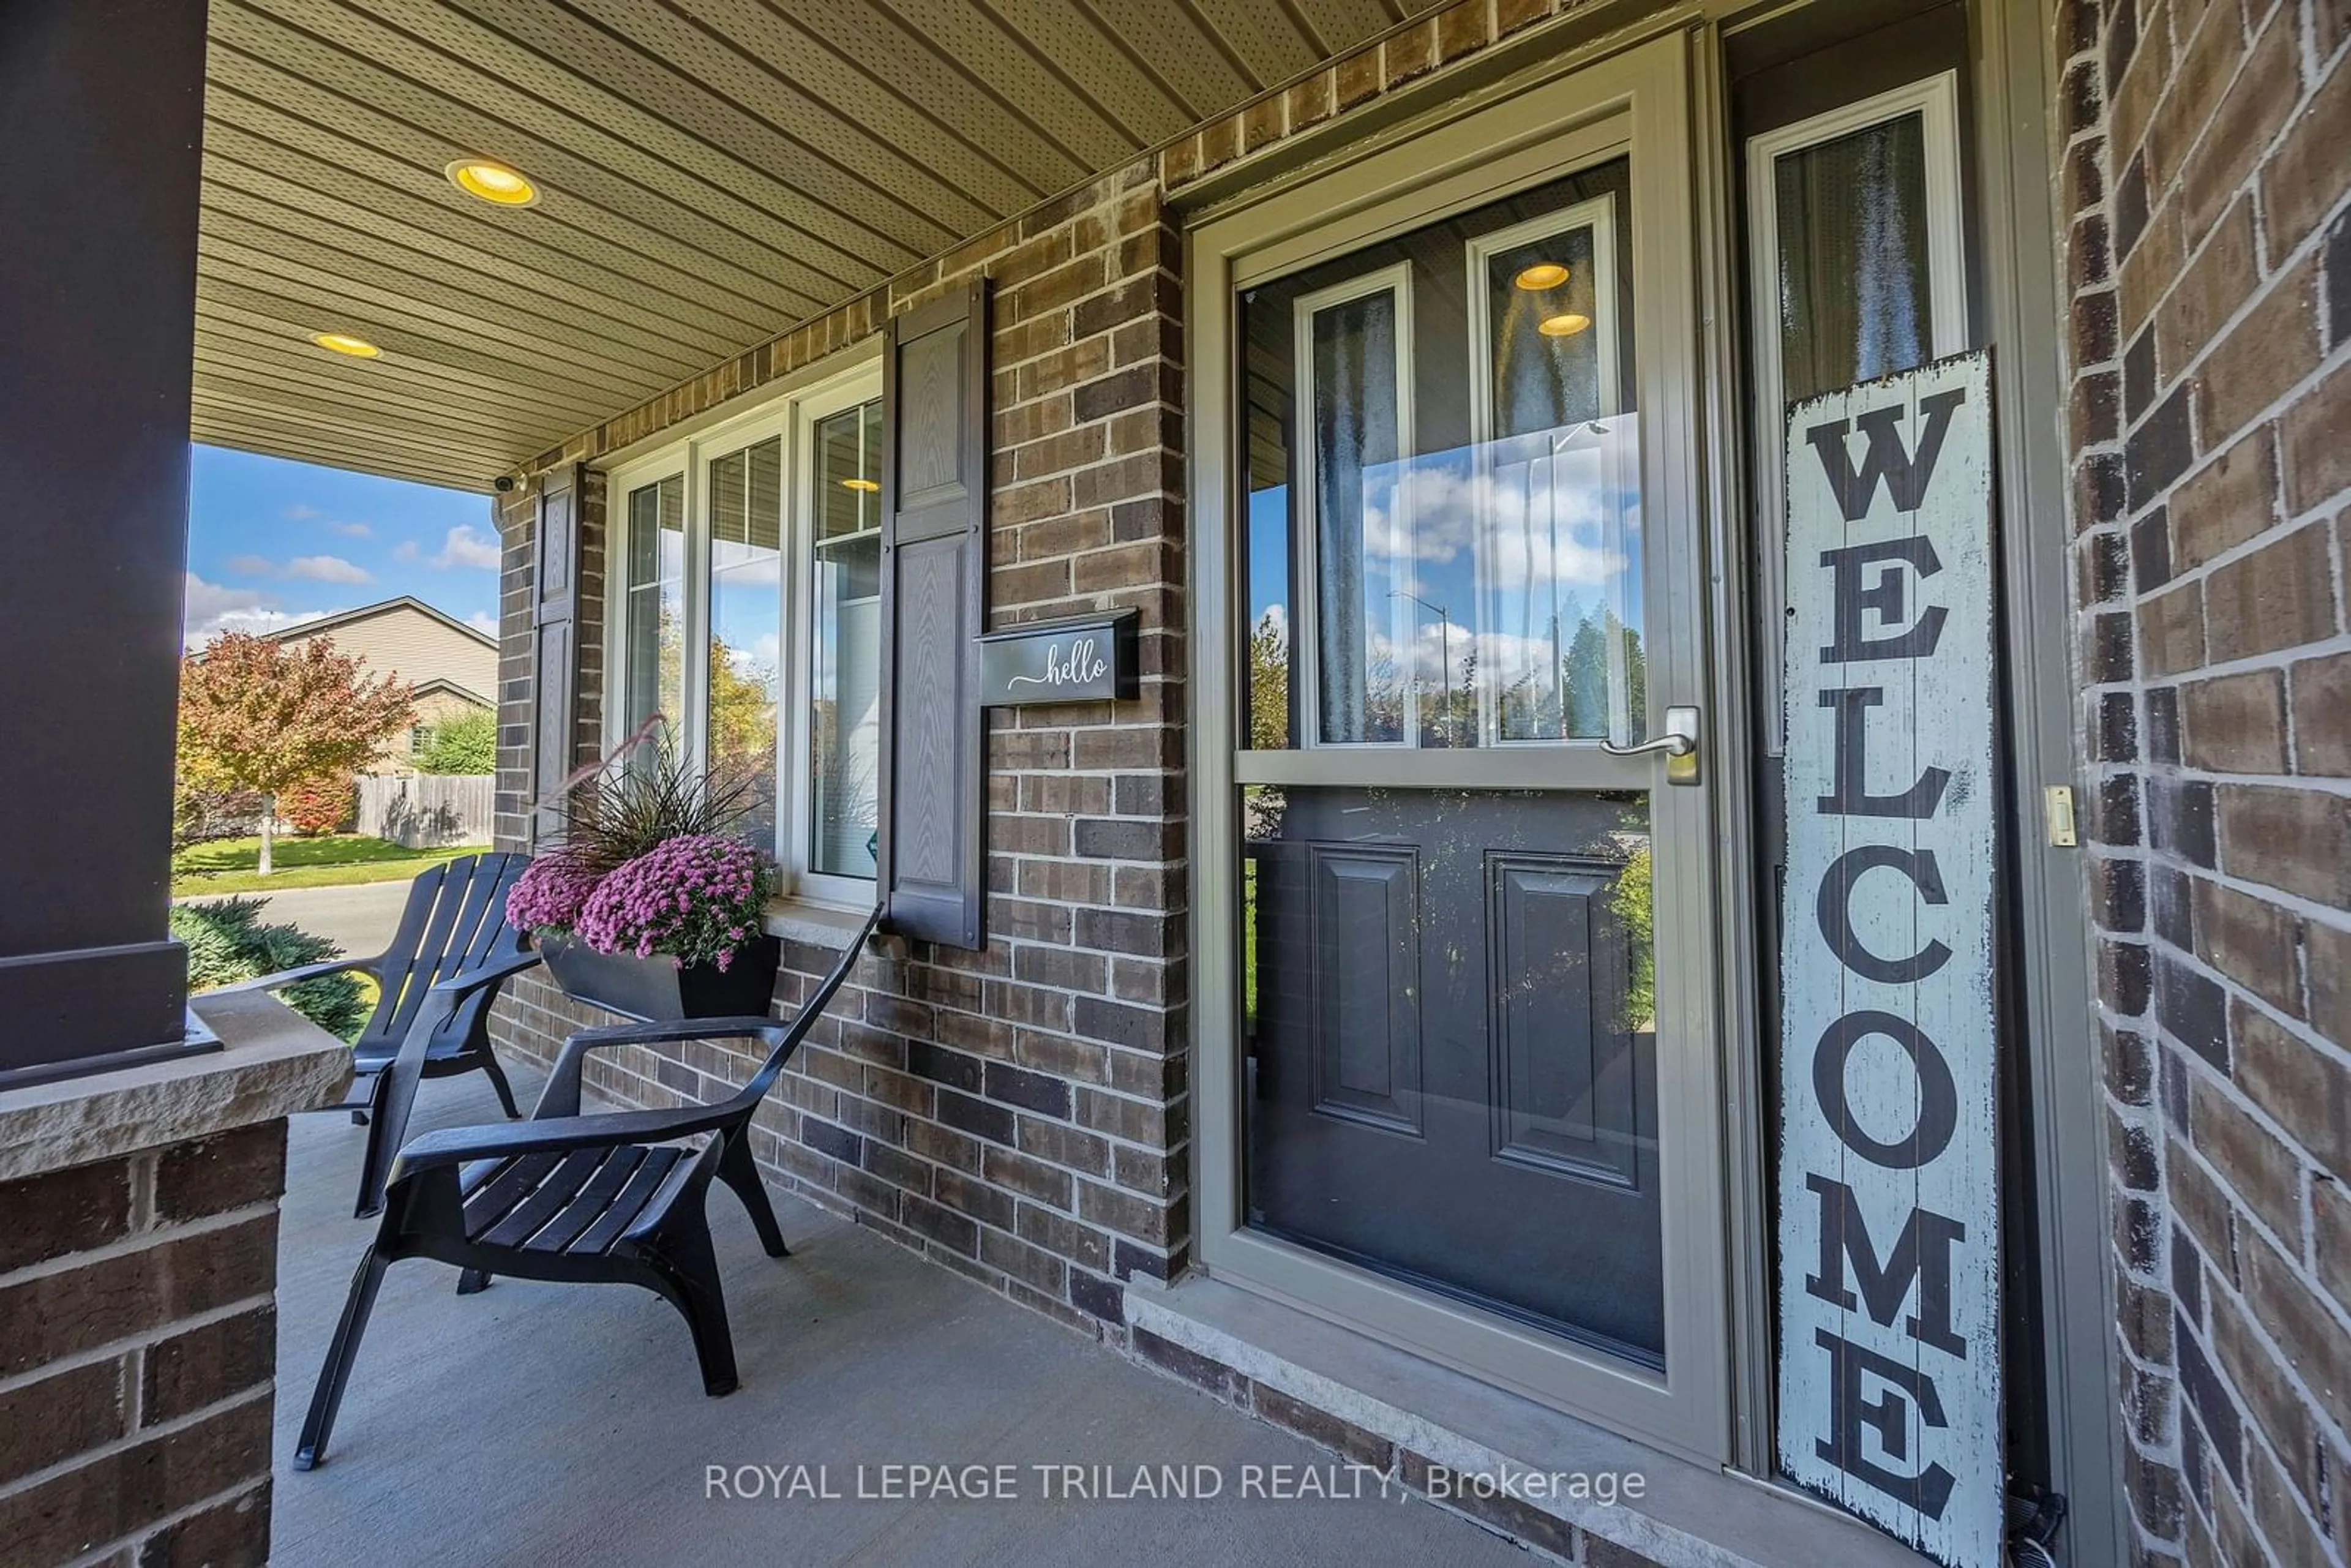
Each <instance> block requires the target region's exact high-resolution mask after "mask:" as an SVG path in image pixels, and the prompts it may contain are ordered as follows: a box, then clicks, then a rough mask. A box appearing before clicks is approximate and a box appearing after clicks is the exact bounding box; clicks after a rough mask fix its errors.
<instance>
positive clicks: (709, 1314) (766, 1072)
mask: <svg viewBox="0 0 2351 1568" xmlns="http://www.w3.org/2000/svg"><path fill="white" fill-rule="evenodd" d="M880 919H881V914H880V912H879V911H878V910H877V911H876V912H875V913H874V914H873V915H870V916H868V917H867V919H866V922H865V925H864V926H863V928H862V930H860V931H859V932H858V935H857V939H856V940H855V941H854V942H852V944H850V946H849V949H848V950H847V951H846V952H844V953H843V954H842V955H841V961H840V962H839V963H837V964H835V965H834V966H833V967H832V971H831V973H830V974H828V975H827V976H825V977H824V979H823V980H822V981H821V982H820V983H819V985H818V986H817V988H816V989H815V990H814V991H813V992H811V993H810V995H809V998H808V999H807V1000H806V1001H805V1002H803V1003H802V1004H801V1005H800V1009H799V1012H797V1013H796V1014H794V1015H793V1017H792V1019H791V1020H790V1021H789V1023H785V1022H781V1021H778V1019H772V1018H766V1017H758V1018H732V1019H685V1020H684V1021H682V1022H674V1023H642V1024H617V1025H614V1026H612V1027H611V1028H608V1029H591V1030H582V1031H581V1032H580V1033H578V1034H575V1035H573V1036H571V1037H570V1039H569V1040H566V1041H565V1042H564V1045H563V1053H562V1055H560V1056H559V1057H558V1058H557V1059H556V1062H555V1068H554V1071H551V1072H550V1073H549V1075H548V1080H547V1087H546V1089H545V1090H544V1091H543V1092H541V1093H540V1095H539V1100H538V1105H537V1107H536V1108H534V1109H533V1110H532V1112H531V1117H530V1120H529V1121H528V1122H523V1123H520V1124H512V1125H507V1126H498V1125H496V1124H492V1125H487V1126H478V1127H452V1128H447V1129H444V1130H443V1131H441V1132H437V1133H427V1134H424V1135H423V1136H422V1137H419V1138H417V1139H415V1140H413V1142H411V1143H410V1144H409V1145H407V1146H406V1147H404V1148H402V1150H401V1151H400V1155H399V1157H398V1158H397V1160H395V1161H394V1162H393V1163H392V1168H391V1170H390V1172H389V1186H388V1190H387V1192H386V1195H385V1201H384V1209H383V1218H382V1220H381V1223H380V1225H379V1226H378V1228H377V1230H376V1237H375V1240H374V1241H373V1242H372V1243H371V1245H370V1246H369V1248H368V1251H367V1255H366V1256H365V1257H364V1258H362V1259H360V1266H359V1271H358V1272H357V1273H356V1274H355V1275H354V1276H353V1277H352V1280H351V1293H350V1299H349V1300H348V1301H346V1302H345V1303H344V1306H343V1315H342V1320H341V1322H339V1323H338V1324H337V1325H336V1327H335V1335H334V1338H333V1340H332V1341H331V1342H330V1343H329V1345H328V1347H327V1359H326V1364H324V1365H323V1366H321V1367H320V1368H319V1385H318V1388H317V1390H316V1391H315V1392H314V1393H313V1394H312V1395H311V1396H310V1411H309V1415H308V1416H307V1417H305V1419H304V1420H303V1423H302V1437H301V1440H300V1442H299V1444H298V1446H297V1448H296V1450H295V1455H294V1468H295V1469H298V1470H307V1469H311V1468H313V1467H314V1466H316V1465H318V1464H319V1462H321V1461H322V1460H323V1459H325V1458H326V1457H327V1440H328V1438H329V1436H330V1435H331V1434H332V1433H333V1430H334V1426H335V1412H336V1410H337V1409H338V1408H339V1407H340V1406H341V1404H342V1401H343V1389H344V1386H345V1385H346V1384H347V1383H348V1382H349V1381H350V1374H351V1363H352V1360H353V1359H354V1358H355V1357H356V1356H357V1355H358V1354H359V1348H360V1336H361V1335H362V1334H364V1333H366V1332H367V1321H368V1314H369V1313H370V1312H372V1311H373V1310H374V1307H375V1298H376V1291H378V1290H379V1289H380V1288H381V1286H382V1284H383V1276H384V1271H385V1270H387V1269H388V1268H390V1267H391V1265H392V1264H393V1263H395V1262H397V1261H399V1260H401V1259H403V1258H434V1259H438V1260H440V1261H442V1262H444V1263H451V1264H455V1266H456V1267H457V1268H458V1269H460V1270H464V1272H463V1273H462V1274H461V1275H460V1277H459V1281H458V1287H457V1288H458V1291H459V1292H460V1293H461V1294H463V1293H467V1292H470V1291H478V1290H480V1289H481V1288H482V1287H483V1286H485V1285H486V1284H487V1283H488V1282H489V1279H490V1276H491V1275H493V1274H512V1275H515V1276H517V1278H521V1279H529V1280H551V1281H568V1282H574V1283H581V1284H629V1285H642V1286H643V1287H644V1288H645V1289H647V1290H649V1291H653V1292H655V1293H656V1294H658V1295H660V1296H661V1297H662V1298H663V1299H664V1300H665V1301H668V1302H669V1303H670V1304H671V1305H672V1306H674V1307H675V1308H676V1309H677V1310H678V1312H679V1313H680V1314H681V1315H683V1316H684V1319H685V1324H686V1329H687V1332H688V1333H690V1334H691V1335H692V1336H693V1339H694V1352H695V1357H696V1359H697V1360H698V1361H699V1362H700V1364H701V1369H702V1386H703V1391H704V1392H705V1393H706V1394H708V1395H710V1396H713V1397H716V1396H720V1395H725V1394H732V1393H733V1392H734V1391H735V1389H736V1387H737V1385H738V1379H737V1375H736V1367H735V1342H734V1337H733V1335H732V1334H731V1333H729V1332H728V1329H727V1326H726V1297H725V1295H724V1294H723V1293H722V1292H721V1291H720V1289H719V1283H718V1262H717V1258H716V1253H715V1252H714V1251H713V1250H712V1248H711V1241H710V1216H709V1211H708V1208H707V1206H706V1202H705V1199H706V1197H707V1196H708V1193H709V1190H710V1183H711V1181H712V1179H713V1178H714V1177H715V1178H716V1179H717V1180H719V1181H721V1182H724V1183H725V1184H726V1186H729V1187H731V1188H733V1189H734V1191H735V1195H736V1196H737V1197H738V1198H740V1199H741V1200H742V1203H743V1207H745V1208H746V1209H747V1210H749V1212H750V1216H751V1224H752V1226H753V1228H755V1229H757V1230H758V1234H759V1244H760V1246H761V1247H762V1248H764V1249H766V1251H767V1253H768V1256H769V1257H771V1258H781V1257H784V1256H786V1249H785V1247H784V1236H783V1231H782V1230H781V1229H780V1228H778V1226H777V1224H776V1213H775V1210H774V1208H773V1207H770V1206H769V1204H768V1192H767V1188H766V1187H765V1186H762V1185H761V1183H760V1180H759V1172H758V1166H756V1165H755V1164H754V1163H753V1160H752V1156H751V1145H750V1123H751V1113H753V1112H754V1111H756V1110H758V1106H759V1102H760V1101H761V1100H762V1099H764V1098H765V1097H766V1095H767V1092H768V1089H769V1088H770V1087H772V1086H773V1085H774V1083H775V1082H776V1078H777V1075H778V1073H780V1072H782V1071H783V1069H784V1063H785V1062H786V1061H789V1059H790V1057H791V1054H792V1052H793V1051H796V1050H798V1049H799V1043H800V1041H801V1040H802V1039H804V1038H805V1037H806V1036H807V1034H808V1032H809V1030H810V1027H811V1026H812V1025H814V1023H815V1022H816V1020H817V1019H819V1018H820V1017H821V1016H822V1015H823V1013H824V1010H825V1009H826V1008H827V1007H828V1006H829V1005H831V1001H832V998H833V995H834V993H836V992H837V991H839V990H840V989H841V982H842V981H844V980H846V979H847V978H848V977H849V972H850V970H851V969H852V968H853V967H856V964H857V958H858V955H859V954H860V953H861V952H862V950H863V948H864V946H865V941H866V938H867V937H868V936H872V932H873V928H874V926H875V925H876V924H877V923H878V922H879V921H880ZM479 983H481V982H478V981H474V980H473V979H472V977H466V976H460V977H457V978H456V979H455V980H452V981H448V982H444V984H443V985H440V986H436V987H434V988H433V991H432V993H431V996H430V998H429V999H428V1003H427V1005H428V1006H435V1007H440V1008H444V1009H455V1008H457V1007H461V1006H463V1005H464V998H465V996H466V994H467V988H468V986H469V984H479ZM737 1038H755V1039H757V1040H760V1041H761V1042H762V1043H763V1044H765V1045H766V1047H767V1050H768V1055H767V1059H766V1060H765V1061H762V1062H761V1063H760V1064H759V1070H758V1071H757V1072H754V1073H753V1074H752V1075H751V1077H750V1081H749V1082H747V1083H745V1084H744V1085H743V1087H742V1088H741V1089H740V1090H738V1091H737V1092H735V1093H734V1094H732V1095H730V1096H728V1097H727V1098H726V1099H724V1100H720V1101H716V1102H713V1103H709V1104H705V1105H687V1106H681V1107H679V1108H677V1109H674V1110H663V1111H613V1112H606V1113H601V1114H593V1115H582V1114H580V1073H581V1071H582V1070H583V1069H584V1068H585V1066H586V1064H587V1059H588V1053H589V1052H590V1051H600V1050H602V1049H604V1048H606V1047H608V1046H615V1045H633V1044H653V1043H664V1042H674V1041H679V1040H731V1039H737ZM422 1040H423V1031H422V1030H420V1031H419V1032H417V1033H413V1034H412V1035H411V1036H410V1038H409V1041H408V1044H407V1045H405V1046H403V1048H402V1051H401V1052H400V1055H399V1058H398V1059H397V1060H396V1061H394V1062H393V1063H392V1070H391V1071H388V1072H386V1073H385V1074H384V1078H385V1081H386V1082H387V1083H388V1084H389V1086H390V1087H389V1089H388V1091H387V1092H386V1094H385V1096H384V1098H383V1103H382V1115H381V1118H380V1119H379V1125H392V1126H394V1127H398V1126H404V1125H405V1124H406V1123H407V1119H408V1111H409V1106H410V1105H411V1103H413V1097H414V1094H415V1089H416V1081H417V1079H418V1077H419V1076H420V1075H421V1074H420V1071H419V1070H420V1069H421V1067H422V1065H423V1056H424V1052H423V1047H422V1044H421V1042H422Z"/></svg>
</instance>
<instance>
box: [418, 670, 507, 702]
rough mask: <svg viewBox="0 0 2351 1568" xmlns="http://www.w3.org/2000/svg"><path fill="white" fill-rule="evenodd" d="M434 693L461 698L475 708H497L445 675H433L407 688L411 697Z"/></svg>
mask: <svg viewBox="0 0 2351 1568" xmlns="http://www.w3.org/2000/svg"><path fill="white" fill-rule="evenodd" d="M435 692H447V693H448V694H449V695H451V696H455V697H463V698H465V700H466V701H467V702H469V703H472V704H473V705H474V706H475V707H495V706H497V705H496V704H495V703H493V702H491V701H490V699H489V698H487V697H486V696H484V695H482V694H481V693H479V692H477V691H475V690H474V689H473V688H472V687H471V686H464V685H458V684H457V683H456V682H455V681H453V680H450V679H449V678H448V677H446V676H445V675H435V676H434V677H433V679H431V680H429V681H419V682H417V683H416V684H415V685H413V686H411V687H409V688H408V695H410V696H412V697H424V696H431V695H434V693H435Z"/></svg>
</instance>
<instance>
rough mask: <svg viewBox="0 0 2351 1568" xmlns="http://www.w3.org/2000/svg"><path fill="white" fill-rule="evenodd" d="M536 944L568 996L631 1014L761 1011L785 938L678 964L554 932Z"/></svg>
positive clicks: (708, 1015)
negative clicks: (710, 960)
mask: <svg viewBox="0 0 2351 1568" xmlns="http://www.w3.org/2000/svg"><path fill="white" fill-rule="evenodd" d="M538 950H539V951H540V952H541V953H542V954H544V955H545V956H546V958H547V967H548V972H549V974H551V975H553V976H554V977H555V983H556V984H557V985H559V986H561V987H562V988H563V992H564V995H566V996H569V997H572V998H576V999H578V1000H580V1001H583V1002H593V1003H594V1004H595V1005H596V1006H598V1007H600V1008H604V1009H608V1010H610V1011H612V1012H616V1013H624V1014H626V1015H627V1016H629V1017H630V1018H634V1019H648V1020H657V1021H666V1020H669V1019H717V1018H747V1017H756V1016H758V1015H761V1014H764V1013H766V1012H767V1011H768V1007H769V1004H770V1003H771V1002H772V1000H773V999H774V997H775V994H776V964H777V961H778V958H779V957H780V956H781V953H782V944H780V943H779V942H778V941H777V940H776V938H774V937H773V936H761V937H758V938H756V939H754V940H753V941H750V942H747V943H746V944H745V945H744V946H742V947H741V948H740V949H739V950H737V953H736V955H735V961H734V962H733V963H731V964H729V965H728V966H727V967H726V968H724V969H721V968H720V967H718V966H717V965H716V964H686V965H680V964H678V963H677V962H675V961H674V959H672V958H670V957H669V956H667V955H665V954H661V953H656V954H654V955H653V956H652V957H650V958H640V957H638V956H635V955H634V954H632V953H599V952H597V951H596V950H595V949H594V948H592V947H590V946H585V945H583V944H581V943H578V942H572V941H568V940H566V939H564V938H562V937H556V936H550V937H546V938H543V939H541V941H540V942H539V945H538Z"/></svg>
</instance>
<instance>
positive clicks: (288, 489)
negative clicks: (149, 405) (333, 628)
mask: <svg viewBox="0 0 2351 1568" xmlns="http://www.w3.org/2000/svg"><path fill="white" fill-rule="evenodd" d="M193 457H194V472H193V486H192V487H191V491H190V497H189V505H188V597H187V634H188V642H189V645H190V646H192V647H193V646H200V645H202V643H204V641H205V640H206V639H207V638H209V637H211V636H212V635H213V634H214V632H221V631H243V632H264V631H269V630H271V629H274V628H276V627H279V626H286V625H291V624H293V623H294V622H300V621H314V620H316V619H318V618H319V616H321V615H331V614H333V613H335V612H337V611H340V610H350V609H355V608H356V607H358V606H360V605H362V604H371V603H373V602H375V601H377V600H379V599H391V598H393V597H396V596H397V595H400V594H402V593H409V594H413V595H415V596H416V597H417V598H419V599H421V600H423V601H424V602H425V603H427V604H430V605H432V606H433V607H434V608H435V609H437V610H442V611H445V612H448V613H449V614H450V615H453V616H455V618H456V619H458V620H460V621H465V622H471V623H472V624H474V625H476V626H479V627H481V628H482V629H483V630H484V631H486V632H489V633H491V634H492V635H493V636H495V635H496V633H497V624H496V614H497V603H498V535H497V529H496V527H495V526H494V525H493V524H492V522H491V517H490V499H489V497H486V496H477V495H474V494H471V493H469V492H466V491H463V490H443V489H438V488H435V487H434V486H430V485H414V484H410V483H408V482H406V481H404V480H399V479H379V478H375V477H373V476H370V475H366V474H352V473H348V472H345V471H344V470H342V469H340V468H320V467H317V466H314V465H310V464H308V463H289V462H287V461H285V460H284V459H282V458H277V457H258V456H256V455H253V454H251V453H246V452H230V451H227V450H225V449H223V448H221V447H217V446H201V445H200V446H197V447H195V448H194V449H193Z"/></svg>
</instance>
